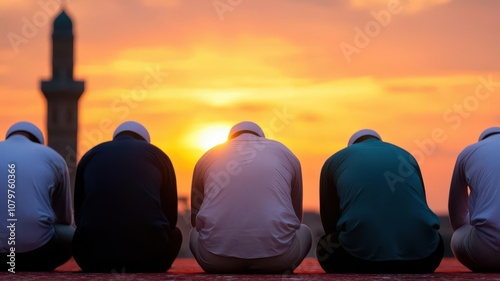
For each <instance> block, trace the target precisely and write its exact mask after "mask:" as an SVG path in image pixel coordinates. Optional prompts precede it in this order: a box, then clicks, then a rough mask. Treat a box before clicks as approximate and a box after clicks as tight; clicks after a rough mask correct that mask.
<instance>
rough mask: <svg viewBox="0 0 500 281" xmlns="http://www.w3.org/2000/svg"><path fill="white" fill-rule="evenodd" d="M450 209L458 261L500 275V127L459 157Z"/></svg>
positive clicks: (493, 129)
mask: <svg viewBox="0 0 500 281" xmlns="http://www.w3.org/2000/svg"><path fill="white" fill-rule="evenodd" d="M467 187H468V189H467ZM468 191H470V193H469V192H468ZM448 209H449V213H450V221H451V225H452V227H453V230H454V231H455V232H454V233H453V236H452V239H451V249H452V251H453V253H454V254H455V257H456V258H457V259H458V260H459V261H460V262H461V263H462V264H464V265H465V266H467V267H468V268H469V269H471V270H473V271H485V272H487V271H496V272H500V127H493V128H489V129H487V130H485V131H484V132H483V133H482V134H481V136H480V137H479V142H478V143H475V144H472V145H470V146H468V147H466V148H465V149H464V150H463V151H462V152H461V153H460V155H459V156H458V159H457V162H456V165H455V170H454V172H453V177H452V180H451V187H450V197H449V202H448Z"/></svg>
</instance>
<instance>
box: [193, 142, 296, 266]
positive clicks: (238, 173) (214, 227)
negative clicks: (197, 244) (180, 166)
mask: <svg viewBox="0 0 500 281" xmlns="http://www.w3.org/2000/svg"><path fill="white" fill-rule="evenodd" d="M196 190H198V191H197V192H198V193H197V194H199V195H200V196H204V198H203V203H202V205H201V207H200V211H199V213H198V215H197V217H196V228H197V229H198V231H199V232H200V241H201V243H202V244H203V246H204V247H205V248H206V249H207V250H209V251H210V252H212V253H214V254H220V255H224V256H234V257H240V258H257V257H259V258H262V257H268V256H276V255H279V254H282V253H283V252H284V251H285V250H286V249H287V247H288V246H289V244H290V243H291V239H292V238H293V236H294V233H295V231H296V230H297V229H298V228H299V227H300V220H301V218H302V178H301V171H300V164H299V162H298V160H297V159H296V157H295V156H294V155H293V154H292V153H291V152H290V151H289V150H288V149H287V148H286V147H285V146H283V145H282V144H280V143H278V142H276V141H272V140H268V139H265V138H262V137H258V136H255V135H252V134H243V135H240V136H238V137H236V138H234V139H232V140H230V141H228V142H227V143H226V144H223V145H220V146H218V147H216V148H214V149H212V150H211V151H209V152H207V153H206V154H205V155H204V156H203V157H202V158H201V159H200V161H199V162H198V163H197V165H196V168H195V174H194V177H193V192H194V194H193V196H195V195H196ZM192 200H196V198H192Z"/></svg>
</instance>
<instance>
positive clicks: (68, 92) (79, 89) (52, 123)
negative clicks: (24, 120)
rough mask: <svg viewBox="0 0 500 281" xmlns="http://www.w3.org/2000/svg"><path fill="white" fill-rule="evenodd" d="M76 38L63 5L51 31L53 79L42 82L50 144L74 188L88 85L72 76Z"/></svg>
mask: <svg viewBox="0 0 500 281" xmlns="http://www.w3.org/2000/svg"><path fill="white" fill-rule="evenodd" d="M73 40H74V36H73V23H72V22H71V19H70V18H69V16H68V15H67V14H66V12H65V11H64V9H62V11H61V13H60V14H59V15H58V16H57V17H56V19H55V20H54V27H53V32H52V79H51V80H48V81H42V84H41V86H42V92H43V94H44V95H45V98H46V99H47V131H48V145H49V146H50V147H52V148H53V149H54V150H56V151H57V152H58V153H59V154H61V155H62V157H63V158H64V159H65V160H66V163H67V164H68V168H69V172H70V176H71V189H72V190H73V189H74V182H75V173H76V159H77V155H78V154H77V132H78V99H80V96H81V95H82V94H83V91H84V87H85V86H84V84H85V83H84V81H76V80H74V79H73V66H74V47H73Z"/></svg>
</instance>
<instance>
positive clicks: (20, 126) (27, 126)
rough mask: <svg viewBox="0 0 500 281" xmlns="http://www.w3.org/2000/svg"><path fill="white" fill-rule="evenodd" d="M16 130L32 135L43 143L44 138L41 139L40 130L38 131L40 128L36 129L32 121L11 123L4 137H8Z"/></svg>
mask: <svg viewBox="0 0 500 281" xmlns="http://www.w3.org/2000/svg"><path fill="white" fill-rule="evenodd" d="M16 132H26V133H28V134H31V135H32V136H34V137H35V138H36V139H37V141H38V142H39V143H40V144H44V143H45V140H44V139H43V134H42V131H40V129H38V127H37V126H35V125H34V124H33V123H30V122H25V121H23V122H18V123H16V124H14V125H12V126H11V127H10V128H9V130H8V131H7V134H6V135H5V138H6V139H7V138H8V137H10V136H11V135H12V134H14V133H16Z"/></svg>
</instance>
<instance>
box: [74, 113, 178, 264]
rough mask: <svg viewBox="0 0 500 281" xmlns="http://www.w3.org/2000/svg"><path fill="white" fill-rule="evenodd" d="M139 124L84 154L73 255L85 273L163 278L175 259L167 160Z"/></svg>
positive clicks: (173, 197) (171, 175)
mask: <svg viewBox="0 0 500 281" xmlns="http://www.w3.org/2000/svg"><path fill="white" fill-rule="evenodd" d="M149 142H150V138H149V133H148V131H147V130H146V128H144V127H143V126H142V125H141V124H139V123H137V122H125V123H123V124H122V125H120V126H119V127H118V128H117V129H116V131H115V133H114V135H113V140H112V141H109V142H105V143H102V144H100V145H98V146H96V147H94V148H93V149H91V150H90V151H89V152H87V153H86V154H85V155H84V156H83V158H82V159H81V161H80V163H79V164H78V168H77V174H76V183H75V220H76V226H77V229H76V232H75V236H74V239H73V254H74V257H75V260H76V262H77V263H78V265H79V266H80V267H81V268H82V270H83V271H87V272H110V271H113V272H119V273H122V272H163V271H166V270H168V269H169V268H170V266H171V265H172V262H173V261H174V259H175V257H176V256H177V254H178V252H179V249H180V245H181V242H182V236H181V233H180V230H179V229H178V228H177V227H176V223H177V187H176V178H175V172H174V168H173V166H172V163H171V162H170V159H169V158H168V156H167V155H165V153H163V152H162V151H161V150H160V149H159V148H157V147H156V146H154V145H152V144H150V143H149Z"/></svg>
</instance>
